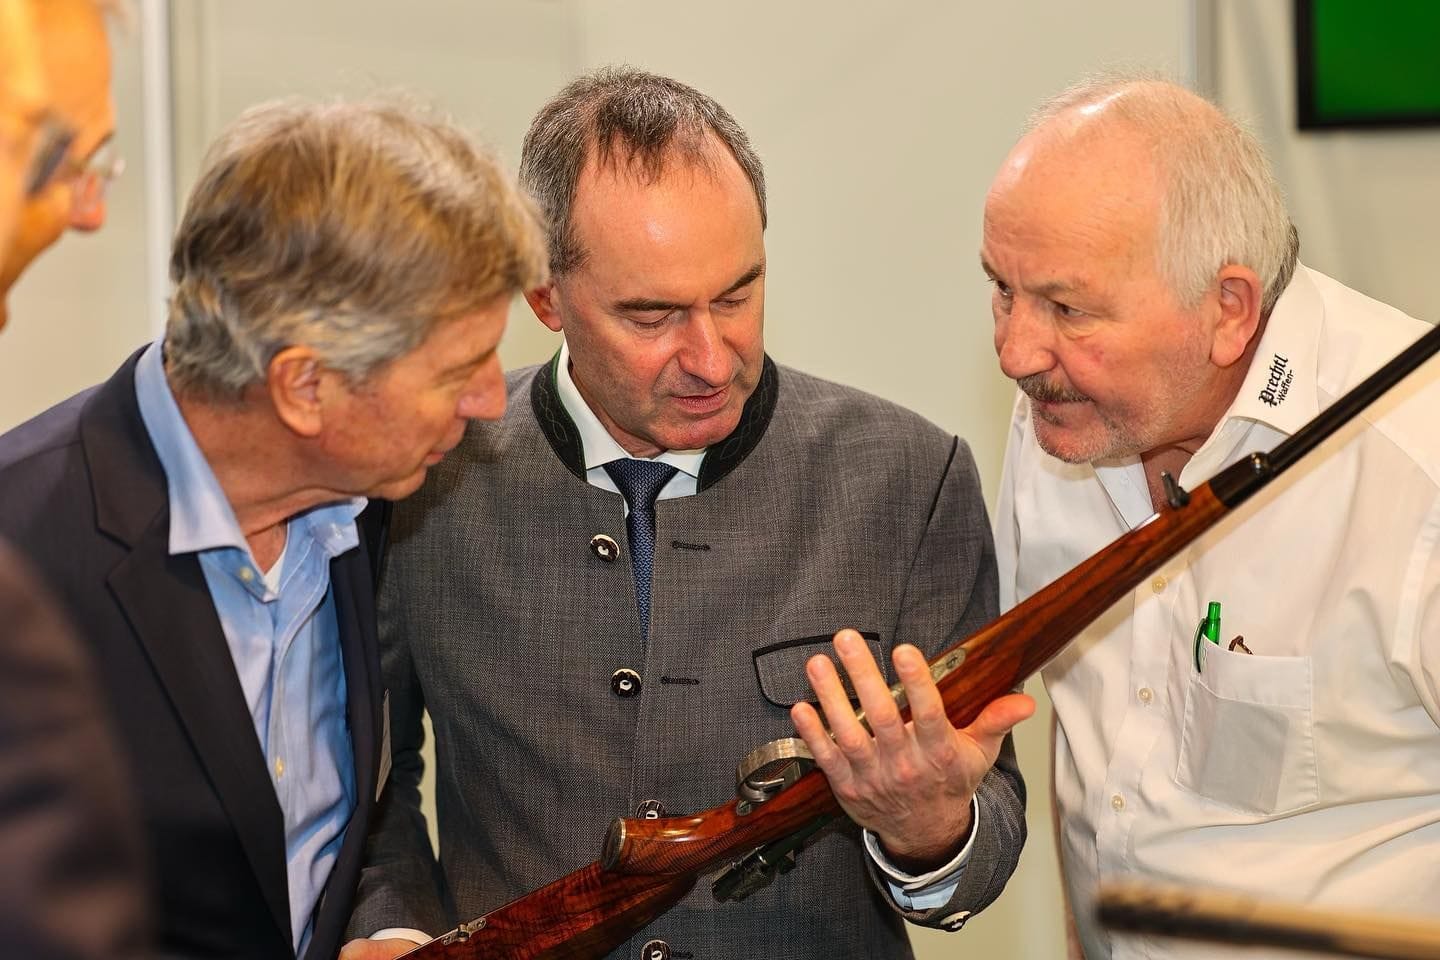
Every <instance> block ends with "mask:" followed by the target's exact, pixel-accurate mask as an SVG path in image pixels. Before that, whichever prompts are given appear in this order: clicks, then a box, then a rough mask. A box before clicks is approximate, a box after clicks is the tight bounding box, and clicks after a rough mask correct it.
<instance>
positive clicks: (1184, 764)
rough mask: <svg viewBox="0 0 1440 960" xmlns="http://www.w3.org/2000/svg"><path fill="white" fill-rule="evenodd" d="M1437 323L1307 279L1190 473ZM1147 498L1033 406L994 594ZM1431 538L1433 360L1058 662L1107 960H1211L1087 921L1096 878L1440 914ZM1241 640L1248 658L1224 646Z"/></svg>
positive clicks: (1017, 446)
mask: <svg viewBox="0 0 1440 960" xmlns="http://www.w3.org/2000/svg"><path fill="white" fill-rule="evenodd" d="M1425 329H1426V326H1425V324H1423V323H1421V322H1419V321H1416V320H1413V319H1411V318H1409V317H1406V316H1405V315H1403V314H1401V313H1399V312H1398V311H1396V310H1393V309H1391V308H1389V307H1387V306H1385V305H1383V304H1380V303H1377V302H1375V301H1373V300H1369V299H1368V298H1366V297H1363V296H1361V295H1360V294H1358V293H1356V292H1354V291H1352V290H1348V289H1346V288H1345V287H1343V286H1341V285H1340V284H1338V283H1336V282H1335V281H1333V280H1331V279H1330V278H1328V277H1325V276H1323V275H1321V274H1319V273H1316V272H1314V271H1310V270H1307V269H1306V268H1304V267H1300V268H1298V269H1297V272H1296V276H1295V279H1294V280H1293V281H1292V283H1291V284H1290V286H1289V287H1288V288H1287V290H1286V292H1285V294H1284V296H1283V297H1282V298H1281V300H1280V302H1279V304H1278V305H1277V307H1276V310H1275V312H1274V314H1273V316H1272V317H1271V318H1270V321H1269V323H1268V325H1267V326H1266V329H1265V331H1264V334H1263V336H1262V339H1261V342H1260V345H1259V349H1258V352H1257V353H1256V356H1255V359H1254V361H1253V363H1252V364H1251V368H1250V370H1249V374H1248V376H1247V378H1246V380H1245V382H1244V385H1243V386H1242V387H1241V389H1240V392H1239V394H1238V395H1237V397H1236V399H1235V401H1234V403H1233V404H1232V405H1231V407H1230V409H1229V411H1227V413H1226V415H1225V416H1224V417H1223V418H1222V420H1221V421H1220V423H1219V425H1218V426H1217V427H1216V429H1215V431H1214V433H1212V434H1211V436H1210V437H1209V439H1208V440H1207V441H1206V443H1205V444H1204V446H1203V447H1202V448H1201V449H1200V450H1199V451H1198V452H1197V453H1196V454H1195V456H1194V457H1193V458H1192V459H1191V461H1190V462H1189V464H1188V465H1187V466H1186V468H1185V470H1184V471H1183V473H1182V474H1181V476H1180V478H1179V479H1180V483H1181V485H1182V486H1184V487H1186V488H1187V489H1188V488H1191V487H1193V486H1195V485H1198V484H1200V483H1202V482H1203V481H1205V480H1207V479H1209V478H1210V477H1211V476H1213V475H1214V474H1215V473H1216V472H1217V471H1218V470H1220V469H1221V468H1222V467H1224V466H1226V465H1228V464H1230V463H1233V462H1235V461H1237V460H1239V459H1241V458H1242V457H1244V456H1245V455H1247V454H1248V453H1250V452H1251V451H1253V450H1257V449H1258V450H1268V449H1270V448H1272V447H1274V446H1275V445H1276V444H1277V443H1278V442H1279V441H1280V440H1282V439H1283V438H1284V437H1286V436H1288V435H1289V434H1290V433H1292V432H1294V431H1295V430H1296V429H1297V428H1298V427H1300V426H1301V425H1302V424H1304V423H1305V422H1306V421H1307V420H1309V419H1310V418H1311V417H1313V416H1314V415H1315V414H1316V413H1317V412H1318V411H1319V410H1320V409H1323V408H1324V407H1325V406H1327V405H1329V404H1330V403H1331V402H1333V401H1334V400H1335V399H1336V398H1337V397H1338V396H1339V395H1340V394H1342V393H1343V392H1344V391H1345V390H1347V389H1348V388H1350V387H1351V386H1353V385H1354V384H1355V383H1357V382H1359V380H1361V379H1363V377H1364V376H1365V375H1366V374H1368V373H1370V372H1371V371H1372V370H1374V369H1375V368H1376V367H1378V366H1380V364H1381V363H1383V362H1384V361H1385V360H1387V359H1389V357H1391V356H1392V355H1394V354H1395V353H1398V352H1399V351H1400V350H1401V349H1403V348H1404V347H1405V346H1406V345H1407V344H1409V343H1410V342H1412V341H1413V340H1415V339H1416V337H1418V336H1419V335H1420V334H1422V333H1423V332H1424V331H1425ZM1152 512H1153V510H1152V507H1151V504H1150V499H1149V494H1148V488H1147V485H1146V482H1145V475H1144V471H1143V468H1142V467H1141V465H1140V463H1139V461H1138V459H1134V460H1128V461H1125V462H1117V463H1107V464H1101V465H1094V466H1092V465H1089V464H1082V465H1070V464H1064V463H1061V462H1060V461H1058V460H1056V459H1054V458H1052V457H1050V456H1048V455H1046V454H1045V453H1044V452H1043V451H1042V450H1041V449H1040V448H1039V446H1038V445H1037V443H1036V441H1035V436H1034V429H1033V425H1032V422H1031V418H1030V411H1029V406H1028V403H1027V401H1026V400H1025V398H1024V397H1023V396H1021V397H1020V398H1019V399H1018V402H1017V404H1016V407H1015V413H1014V419H1013V422H1012V424H1011V431H1010V441H1009V446H1008V449H1007V451H1006V457H1005V472H1004V478H1003V481H1002V489H1001V491H1000V497H999V505H998V509H997V511H996V528H997V529H996V538H995V539H996V548H997V551H998V555H999V561H1000V589H1001V604H1002V606H1003V607H1006V608H1008V607H1010V606H1013V605H1014V604H1015V603H1016V602H1017V601H1019V600H1022V599H1024V598H1025V597H1027V596H1029V595H1030V594H1032V593H1034V592H1035V591H1036V590H1038V589H1039V588H1040V587H1042V586H1044V585H1045V584H1046V583H1048V582H1050V581H1051V580H1054V579H1055V578H1056V577H1058V576H1060V575H1061V574H1063V573H1065V572H1066V571H1068V570H1069V569H1070V568H1071V567H1073V566H1075V564H1077V563H1079V562H1080V561H1081V560H1083V559H1085V558H1086V557H1088V556H1090V555H1091V554H1093V553H1095V552H1096V551H1098V550H1100V549H1101V548H1102V547H1104V546H1105V545H1106V544H1107V543H1109V542H1110V541H1112V540H1114V539H1115V538H1116V537H1118V536H1119V535H1121V534H1123V533H1125V532H1126V531H1128V530H1130V529H1132V528H1133V527H1135V526H1137V525H1138V524H1139V523H1141V522H1142V521H1144V520H1145V519H1146V518H1147V517H1149V516H1150V514H1151V513H1152ZM1437 541H1440V367H1437V364H1435V363H1432V364H1430V365H1429V366H1428V367H1426V368H1424V369H1422V370H1421V371H1419V372H1417V373H1416V374H1413V375H1412V376H1411V378H1410V379H1409V380H1408V381H1406V382H1405V384H1403V385H1402V386H1401V387H1399V388H1397V389H1396V390H1394V391H1392V393H1391V394H1390V395H1389V396H1387V397H1386V398H1385V399H1384V400H1382V401H1381V402H1380V403H1379V404H1377V405H1375V406H1373V407H1372V408H1371V409H1370V410H1368V411H1367V412H1366V413H1365V414H1363V415H1362V416H1361V417H1360V418H1357V419H1356V420H1355V421H1352V422H1351V424H1350V425H1349V426H1348V427H1347V428H1346V429H1345V430H1343V431H1342V432H1341V434H1340V435H1338V436H1337V437H1334V438H1332V440H1331V441H1330V442H1328V443H1327V444H1326V445H1325V446H1324V447H1323V448H1322V449H1321V450H1320V451H1318V452H1316V453H1315V454H1312V455H1311V456H1310V457H1309V458H1307V459H1306V460H1305V461H1303V462H1302V463H1301V464H1299V465H1298V466H1296V467H1295V468H1293V469H1292V470H1291V471H1290V472H1289V473H1288V474H1286V475H1285V476H1284V477H1283V478H1282V479H1281V480H1279V481H1277V482H1275V483H1273V484H1271V485H1270V487H1268V488H1267V489H1265V490H1264V491H1262V492H1261V493H1260V494H1259V495H1257V496H1256V497H1255V498H1254V499H1253V500H1251V501H1250V502H1248V503H1246V504H1244V505H1243V506H1241V507H1240V508H1239V509H1237V510H1236V511H1235V512H1234V513H1233V514H1231V515H1230V516H1229V517H1227V518H1226V519H1225V520H1223V521H1222V522H1221V523H1220V524H1219V525H1218V526H1217V527H1216V528H1214V529H1213V530H1211V531H1210V532H1209V533H1207V534H1206V535H1205V536H1203V537H1201V538H1200V539H1199V540H1197V541H1196V542H1194V543H1193V544H1192V545H1191V546H1190V548H1189V549H1187V550H1185V551H1184V552H1182V553H1181V554H1180V555H1179V556H1176V557H1175V558H1173V559H1172V560H1171V561H1170V562H1168V563H1167V564H1166V565H1165V566H1164V567H1163V568H1162V569H1161V570H1159V571H1157V572H1156V573H1155V574H1152V575H1151V577H1150V578H1149V579H1147V580H1146V581H1145V582H1143V583H1142V584H1141V585H1140V586H1139V587H1138V588H1136V589H1135V590H1134V591H1133V593H1132V594H1131V595H1130V596H1129V597H1128V598H1127V599H1125V600H1122V601H1121V602H1119V603H1118V604H1116V605H1115V606H1114V607H1113V608H1111V609H1110V610H1109V611H1108V612H1107V613H1106V614H1105V615H1103V616H1102V617H1101V618H1100V619H1099V620H1098V621H1097V622H1096V623H1094V624H1092V625H1091V626H1090V628H1089V629H1087V630H1086V631H1085V632H1083V633H1082V634H1081V635H1080V637H1079V638H1078V639H1077V640H1076V641H1075V642H1074V643H1072V644H1071V645H1070V647H1069V648H1067V649H1066V650H1065V651H1064V652H1063V653H1062V654H1060V655H1059V656H1058V657H1057V658H1056V659H1055V660H1054V661H1052V662H1051V663H1050V664H1049V665H1048V666H1047V667H1046V668H1045V669H1044V671H1043V676H1044V680H1045V685H1046V689H1047V690H1048V691H1049V694H1050V697H1051V699H1052V700H1053V701H1054V704H1055V713H1056V719H1057V722H1058V735H1057V741H1056V756H1055V791H1056V799H1057V802H1058V804H1059V809H1060V815H1061V859H1062V863H1063V868H1064V871H1065V874H1066V885H1067V890H1068V893H1069V896H1070V898H1071V904H1072V906H1073V908H1074V910H1075V914H1076V923H1077V927H1078V931H1079V934H1080V938H1081V941H1082V943H1083V945H1084V947H1085V951H1086V955H1087V957H1089V958H1090V960H1104V958H1109V957H1115V958H1135V957H1147V958H1181V957H1185V958H1192V957H1193V958H1199V957H1207V958H1208V957H1213V956H1215V954H1216V948H1214V947H1212V946H1206V945H1202V944H1197V943H1193V942H1187V941H1182V940H1168V939H1160V938H1147V937H1137V936H1128V935H1120V934H1115V935H1112V934H1111V933H1109V932H1108V931H1106V930H1104V929H1102V928H1101V927H1100V926H1099V925H1098V924H1096V923H1095V921H1094V918H1093V901H1094V896H1095V892H1096V889H1097V887H1098V885H1099V884H1100V883H1102V882H1104V881H1107V880H1114V879H1119V878H1126V877H1128V878H1130V879H1151V880H1155V881H1161V882H1170V883H1179V884H1184V885H1189V886H1195V887H1200V886H1214V887H1223V888H1230V889H1235V890H1241V891H1247V892H1251V893H1253V894H1255V895H1256V896H1265V897H1273V898H1282V899H1288V900H1295V901H1306V902H1312V903H1319V904H1330V905H1334V906H1335V907H1337V908H1375V909H1381V908H1383V909H1389V910H1396V911H1402V912H1411V913H1414V914H1417V915H1431V916H1433V915H1434V913H1435V910H1436V907H1437V904H1440V900H1437V899H1436V898H1437V896H1440V893H1437V891H1440V551H1437ZM1211 601H1216V602H1219V603H1220V604H1221V642H1220V644H1219V645H1218V646H1217V645H1213V644H1209V643H1203V645H1202V646H1203V654H1202V658H1201V660H1200V661H1199V662H1200V666H1199V667H1198V668H1197V665H1196V664H1197V661H1196V658H1195V643H1194V637H1195V632H1196V627H1197V624H1198V623H1199V621H1200V620H1201V619H1202V618H1203V617H1204V615H1205V612H1206V608H1207V606H1208V605H1209V603H1210V602H1211ZM1236 636H1243V637H1244V643H1245V646H1246V647H1248V648H1249V650H1250V651H1252V654H1253V655H1249V654H1246V653H1244V652H1242V651H1241V650H1240V649H1239V648H1238V647H1237V649H1236V650H1235V651H1231V650H1229V649H1228V647H1229V645H1230V641H1231V639H1232V638H1234V637H1236ZM1228 955H1229V954H1227V956H1228ZM1235 955H1236V956H1237V957H1241V956H1258V955H1265V956H1269V955H1271V954H1256V953H1236V954H1235ZM1273 955H1274V956H1275V957H1277V958H1279V957H1281V956H1283V957H1287V958H1288V957H1292V956H1298V954H1292V953H1275V954H1273Z"/></svg>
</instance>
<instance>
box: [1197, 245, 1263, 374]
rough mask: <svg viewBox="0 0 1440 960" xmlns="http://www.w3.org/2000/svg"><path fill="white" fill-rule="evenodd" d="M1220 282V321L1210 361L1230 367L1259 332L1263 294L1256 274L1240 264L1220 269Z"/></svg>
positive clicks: (1212, 344)
mask: <svg viewBox="0 0 1440 960" xmlns="http://www.w3.org/2000/svg"><path fill="white" fill-rule="evenodd" d="M1218 279H1219V281H1220V294H1219V297H1218V300H1217V308H1218V310H1219V317H1218V318H1217V320H1216V323H1215V332H1214V336H1213V339H1212V340H1211V342H1210V359H1211V361H1212V362H1213V363H1214V364H1215V365H1216V366H1218V367H1229V366H1232V365H1233V364H1235V363H1236V362H1237V361H1239V360H1240V358H1241V357H1243V356H1244V355H1245V350H1246V349H1247V348H1248V347H1249V346H1250V341H1251V340H1253V339H1254V338H1255V335H1256V333H1257V331H1258V330H1259V329H1260V304H1261V301H1262V300H1263V299H1264V290H1263V288H1262V287H1261V284H1260V277H1259V276H1257V275H1256V273H1255V271H1254V270H1251V269H1250V268H1249V267H1243V266H1240V265H1239V264H1233V263H1232V264H1227V265H1226V266H1224V267H1221V268H1220V274H1219V278H1218Z"/></svg>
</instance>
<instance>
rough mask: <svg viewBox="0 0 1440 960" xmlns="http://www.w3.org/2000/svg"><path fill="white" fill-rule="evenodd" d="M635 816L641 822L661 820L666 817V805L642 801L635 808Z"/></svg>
mask: <svg viewBox="0 0 1440 960" xmlns="http://www.w3.org/2000/svg"><path fill="white" fill-rule="evenodd" d="M635 816H637V817H639V818H640V819H641V820H659V819H660V818H661V817H663V816H665V804H663V803H661V802H660V801H659V800H642V801H640V803H638V804H637V805H636V806H635Z"/></svg>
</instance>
